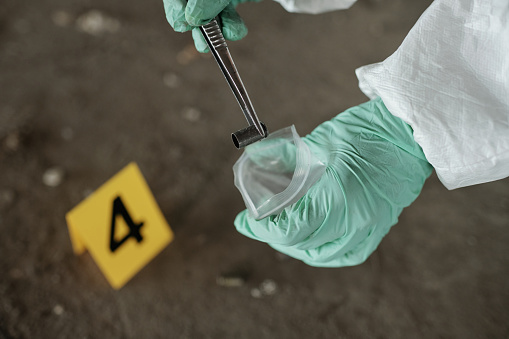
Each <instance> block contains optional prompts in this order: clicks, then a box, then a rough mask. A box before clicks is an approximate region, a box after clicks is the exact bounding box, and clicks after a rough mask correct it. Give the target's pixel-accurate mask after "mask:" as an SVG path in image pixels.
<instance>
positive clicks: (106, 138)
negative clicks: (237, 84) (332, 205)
mask: <svg viewBox="0 0 509 339" xmlns="http://www.w3.org/2000/svg"><path fill="white" fill-rule="evenodd" d="M429 3H430V1H403V0H384V1H382V0H378V1H375V0H371V1H369V0H359V2H358V3H357V4H355V5H354V6H353V7H352V8H351V9H349V10H347V11H338V12H334V13H328V14H323V15H318V16H312V15H299V14H290V13H287V12H285V11H284V10H283V9H282V8H281V7H280V5H278V4H277V3H273V2H271V1H269V0H265V1H263V2H262V3H259V4H256V3H249V4H245V5H241V6H240V7H239V12H240V13H241V15H242V17H243V18H244V20H245V22H246V23H247V25H248V27H249V29H250V33H249V35H248V37H247V38H246V39H244V40H242V41H240V42H236V43H230V50H231V52H232V54H233V57H234V59H235V61H236V64H237V67H238V69H239V71H240V73H241V75H242V77H243V80H244V83H245V85H246V86H247V88H248V90H249V93H250V96H251V99H252V100H253V103H254V106H255V108H256V109H257V112H258V115H259V116H260V118H261V119H262V120H263V121H265V122H266V124H267V126H268V127H269V129H271V130H273V131H274V130H277V129H279V128H282V127H286V126H289V125H291V124H295V125H296V126H297V129H298V131H299V132H300V134H301V135H305V134H307V133H309V132H310V131H311V130H312V129H313V128H314V127H316V126H317V125H318V124H320V123H321V122H323V121H325V120H328V119H330V118H332V117H333V116H334V115H336V114H338V113H340V112H341V111H343V110H344V109H346V108H348V107H350V106H353V105H357V104H359V103H362V102H364V101H366V100H367V98H366V97H365V96H364V95H363V94H362V93H361V92H360V90H359V89H358V87H357V80H356V77H355V74H354V70H355V69H356V68H357V67H359V66H362V65H365V64H369V63H373V62H377V61H381V60H383V59H384V58H386V57H387V56H389V55H390V54H391V53H392V52H393V51H394V50H395V49H396V48H397V46H399V44H400V43H401V41H402V40H403V39H404V37H405V35H406V33H407V32H408V30H409V29H410V28H411V27H412V25H413V23H414V22H415V21H416V20H417V18H418V17H419V16H420V14H421V13H422V12H423V11H424V10H425V8H426V7H427V6H428V5H429ZM244 126H245V120H244V118H243V116H242V114H241V112H240V110H239V108H238V106H237V103H236V102H235V100H234V99H233V96H232V94H231V92H230V90H229V89H228V87H227V85H226V83H225V81H224V78H223V77H222V75H221V74H220V72H219V68H218V67H217V65H216V64H215V62H214V60H213V59H212V58H211V57H210V56H201V55H198V54H197V53H195V52H194V50H193V47H192V39H191V36H190V34H178V33H174V32H173V31H172V29H171V28H170V27H169V25H168V24H167V22H166V20H165V17H164V13H163V7H162V3H161V1H157V0H155V1H148V2H147V1H139V0H137V1H134V0H123V1H114V0H101V1H99V0H71V1H64V0H46V1H28V0H2V2H1V3H0V161H1V167H0V232H1V236H0V254H1V256H0V338H508V337H509V323H508V321H507V320H508V319H509V273H508V272H509V271H508V267H509V248H508V246H507V243H508V242H509V229H508V227H509V180H507V179H506V180H502V181H498V182H493V183H489V184H484V185H478V186H473V187H469V188H464V189H459V190H455V191H447V190H446V189H445V188H444V187H443V186H442V185H441V184H440V182H439V181H438V179H437V178H436V176H432V177H431V178H430V179H429V180H428V181H427V182H426V185H425V187H424V190H423V192H422V194H421V196H420V197H419V198H418V199H417V201H415V203H414V204H413V205H412V206H410V207H409V208H407V209H406V210H405V211H404V212H403V214H402V215H401V218H400V222H399V223H398V224H397V225H396V226H395V227H393V229H392V230H391V232H390V233H389V235H388V236H387V237H386V238H385V239H384V240H383V242H382V243H381V245H380V247H379V249H378V250H377V251H376V252H375V253H374V254H373V255H372V256H371V257H370V258H369V259H368V260H367V262H365V263H364V264H362V265H360V266H357V267H350V268H341V269H319V268H313V267H309V266H306V265H305V264H303V263H301V262H299V261H297V260H294V259H291V258H288V257H285V256H283V255H279V254H277V253H276V252H275V251H274V250H272V249H271V248H270V247H269V246H267V245H265V244H263V243H258V242H255V241H253V240H250V239H247V238H244V237H243V236H241V235H239V234H238V233H237V232H236V231H235V228H234V227H233V219H234V218H235V216H236V214H237V213H238V212H239V211H241V210H242V209H243V202H242V199H241V197H240V195H239V193H238V191H237V190H236V188H235V187H234V185H233V174H232V170H231V168H232V165H233V164H234V162H235V161H236V159H237V158H238V157H239V156H240V152H239V151H237V150H236V149H235V148H234V147H233V145H232V143H231V139H230V133H231V132H233V131H235V130H237V129H239V128H241V127H244ZM131 161H135V162H136V163H138V164H139V166H140V168H141V170H142V172H143V174H144V176H145V178H146V179H147V181H148V183H149V185H150V187H151V189H152V191H153V193H154V196H155V198H156V200H157V202H158V203H159V205H160V207H161V210H162V212H163V213H164V216H165V217H166V219H167V221H168V222H169V224H170V225H171V227H172V229H173V230H174V232H175V240H174V241H173V242H172V243H171V244H170V245H169V246H168V247H167V248H165V249H164V250H163V251H162V252H161V253H160V254H159V255H158V256H157V257H156V258H155V259H154V260H153V261H152V262H150V263H149V265H148V266H146V267H145V268H144V269H143V270H142V271H141V272H140V273H139V274H138V275H136V276H135V277H134V278H133V279H132V280H131V281H130V282H129V283H127V285H126V286H125V287H123V288H122V289H121V290H119V291H114V290H113V289H112V288H111V287H110V286H109V284H108V283H107V281H106V279H105V278H104V276H103V275H102V273H101V272H100V271H99V269H98V267H97V265H96V264H95V262H94V261H93V260H92V258H91V257H90V255H89V254H84V255H82V256H75V255H74V254H73V252H72V247H71V242H70V240H69V236H68V232H67V225H66V223H65V219H64V216H65V214H66V212H68V211H69V210H71V209H72V208H73V207H74V206H76V205H77V204H78V203H79V202H80V201H82V200H83V199H84V197H86V196H87V195H88V194H90V193H91V192H92V191H94V190H95V189H97V188H98V187H99V186H101V185H102V184H103V183H104V182H106V181H107V180H108V179H109V178H111V177H112V176H113V175H114V174H115V173H117V172H118V171H119V170H120V169H122V168H123V167H124V166H125V165H127V164H128V163H129V162H131ZM228 274H229V275H232V276H233V277H236V279H233V280H231V279H230V280H227V282H229V283H230V285H238V286H225V284H224V283H221V280H218V277H219V278H221V277H228ZM226 285H228V284H226Z"/></svg>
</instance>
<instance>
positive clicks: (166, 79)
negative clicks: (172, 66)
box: [163, 73, 180, 89]
mask: <svg viewBox="0 0 509 339" xmlns="http://www.w3.org/2000/svg"><path fill="white" fill-rule="evenodd" d="M163 83H164V84H165V85H166V86H168V87H169V88H172V89H175V88H177V87H179V86H180V78H179V77H178V75H176V74H175V73H166V74H165V75H164V76H163Z"/></svg>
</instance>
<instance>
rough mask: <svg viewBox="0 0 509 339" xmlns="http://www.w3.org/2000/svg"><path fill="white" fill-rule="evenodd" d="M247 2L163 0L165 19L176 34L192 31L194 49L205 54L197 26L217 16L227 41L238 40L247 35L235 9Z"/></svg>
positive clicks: (240, 0)
mask: <svg viewBox="0 0 509 339" xmlns="http://www.w3.org/2000/svg"><path fill="white" fill-rule="evenodd" d="M245 1H249V0H233V1H230V0H189V1H188V2H186V0H163V3H164V10H165V12H166V19H167V20H168V22H169V23H170V25H171V27H173V29H174V30H175V31H177V32H186V31H189V30H192V31H193V33H192V34H193V39H194V44H195V46H196V49H197V50H198V51H199V52H201V53H206V52H207V51H208V50H209V49H208V46H207V43H206V42H205V39H204V38H203V36H202V34H201V32H200V29H199V28H198V26H201V25H204V24H206V23H208V22H209V21H210V20H212V19H213V18H215V17H216V16H217V15H218V14H219V16H220V18H221V25H222V31H223V35H224V37H225V39H227V40H232V41H236V40H240V39H242V38H244V37H245V36H246V34H247V27H246V25H245V24H244V21H242V19H241V17H240V16H239V14H238V13H237V11H236V10H235V7H236V6H237V5H238V4H239V3H241V2H245ZM255 1H256V0H255Z"/></svg>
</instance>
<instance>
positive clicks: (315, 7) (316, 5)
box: [275, 0, 356, 14]
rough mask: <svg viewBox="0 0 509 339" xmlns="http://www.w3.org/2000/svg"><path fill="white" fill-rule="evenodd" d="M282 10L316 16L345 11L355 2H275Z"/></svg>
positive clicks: (349, 0)
mask: <svg viewBox="0 0 509 339" xmlns="http://www.w3.org/2000/svg"><path fill="white" fill-rule="evenodd" d="M275 1H276V2H279V3H280V4H281V6H283V8H284V9H286V10H287V11H288V12H293V13H308V14H318V13H323V12H330V11H334V10H337V9H346V8H349V7H350V6H352V5H353V4H354V2H355V1H356V0H275Z"/></svg>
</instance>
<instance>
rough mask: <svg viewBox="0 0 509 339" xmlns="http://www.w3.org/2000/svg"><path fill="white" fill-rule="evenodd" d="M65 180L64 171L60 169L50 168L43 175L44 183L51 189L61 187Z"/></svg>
mask: <svg viewBox="0 0 509 339" xmlns="http://www.w3.org/2000/svg"><path fill="white" fill-rule="evenodd" d="M63 179H64V170H63V169H62V168H60V167H51V168H48V169H47V170H46V171H45V172H44V174H43V175H42V182H43V183H44V185H46V186H49V187H57V186H59V185H60V184H61V183H62V181H63Z"/></svg>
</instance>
